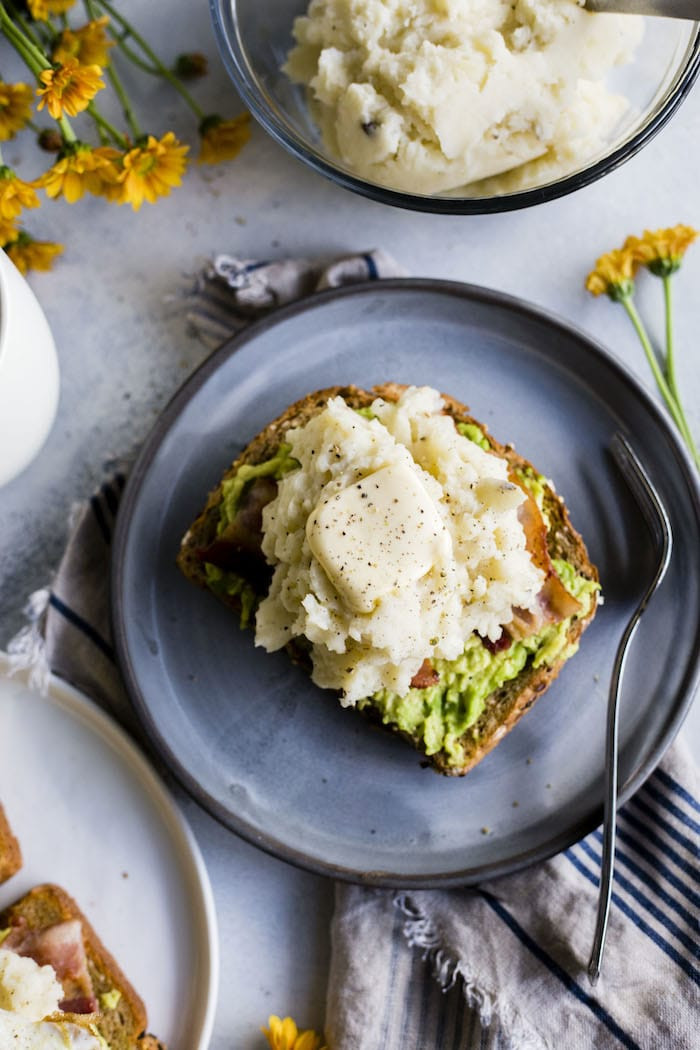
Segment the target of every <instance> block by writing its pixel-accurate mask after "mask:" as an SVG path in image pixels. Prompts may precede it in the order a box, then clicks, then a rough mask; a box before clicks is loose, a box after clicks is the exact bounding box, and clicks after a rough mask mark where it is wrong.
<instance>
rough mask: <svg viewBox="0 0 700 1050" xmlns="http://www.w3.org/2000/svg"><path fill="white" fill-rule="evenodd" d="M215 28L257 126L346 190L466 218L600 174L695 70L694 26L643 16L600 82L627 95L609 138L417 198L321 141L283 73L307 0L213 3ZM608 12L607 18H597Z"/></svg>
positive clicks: (662, 112) (668, 105)
mask: <svg viewBox="0 0 700 1050" xmlns="http://www.w3.org/2000/svg"><path fill="white" fill-rule="evenodd" d="M210 6H211V10H212V16H213V20H214V30H215V33H216V37H217V41H218V44H219V48H220V50H221V54H222V57H223V60H224V63H225V65H226V68H227V70H228V72H229V74H230V75H231V78H232V80H233V82H234V84H235V85H236V88H237V90H238V92H239V93H240V95H241V97H242V98H243V100H244V102H245V103H246V105H247V106H248V107H249V109H250V110H251V112H252V113H253V115H254V116H255V117H257V119H258V120H259V121H260V123H261V124H262V126H263V127H264V128H265V129H266V130H267V131H268V132H269V133H270V134H271V135H272V136H273V138H275V139H276V140H277V141H278V142H280V143H281V144H282V145H283V146H285V147H286V148H287V149H288V150H289V151H290V152H291V153H293V154H294V155H295V156H296V157H299V159H300V160H302V161H304V162H305V163H306V164H309V165H310V166H311V167H312V168H315V169H316V171H319V172H321V174H323V175H326V176H327V177H328V178H330V179H332V180H333V181H334V182H337V183H338V184H339V185H341V186H345V187H346V188H347V189H350V190H353V191H354V192H356V193H361V194H363V195H364V196H366V197H371V198H372V199H373V200H377V201H381V202H383V203H385V204H393V205H396V206H398V207H402V208H411V209H413V210H417V211H431V212H440V213H442V214H448V215H469V214H479V213H484V212H498V211H508V210H511V209H514V208H525V207H528V206H530V205H533V204H540V203H542V202H544V201H549V200H553V199H554V198H555V197H561V196H563V195H564V194H566V193H570V192H571V191H572V190H576V189H579V188H580V187H582V186H586V185H588V184H589V183H591V182H593V181H594V180H595V179H599V178H600V177H601V176H602V175H605V174H607V173H608V172H609V171H612V170H613V168H616V167H617V166H618V165H619V164H621V163H622V162H623V161H625V160H627V159H628V158H629V157H632V156H634V154H635V153H637V151H638V150H640V149H641V148H642V146H644V145H646V143H647V142H649V140H650V139H651V138H652V137H653V136H654V135H655V134H656V132H657V131H659V130H660V129H661V128H662V127H663V126H664V124H665V123H666V121H667V120H669V118H670V117H671V116H672V115H673V113H675V111H676V110H677V109H678V107H679V105H680V104H681V102H682V101H683V99H684V98H685V97H686V95H687V94H688V92H689V91H690V89H691V87H692V85H693V82H694V80H695V78H696V76H697V74H698V71H699V69H700V23H698V22H685V21H680V20H677V19H671V18H668V19H663V18H648V19H645V22H646V23H647V25H646V26H645V33H644V38H643V40H642V42H641V44H640V45H639V47H638V48H637V49H636V51H635V56H634V59H633V61H632V62H631V63H629V64H628V65H626V66H623V67H619V68H618V69H616V70H614V71H613V72H612V73H611V75H610V76H609V77H608V78H607V83H609V84H610V86H611V87H612V88H613V89H614V90H615V91H619V92H620V93H621V94H623V95H625V96H626V98H627V99H628V100H629V102H630V106H629V109H628V110H627V113H626V114H625V117H624V118H623V120H622V121H621V123H620V125H619V126H618V127H617V129H616V133H615V136H614V139H613V140H612V141H610V142H609V143H608V144H607V146H606V148H605V149H604V150H603V151H602V152H599V153H598V154H597V155H596V156H593V157H588V158H587V159H586V160H585V162H584V163H582V165H581V166H580V167H579V168H577V169H576V170H574V171H571V172H569V173H568V174H566V175H565V176H563V177H559V178H555V179H554V180H552V181H548V182H544V183H542V184H541V185H537V186H533V187H531V188H528V189H524V190H518V191H515V192H507V193H500V194H498V195H495V194H494V195H491V196H489V195H483V193H482V194H481V195H480V193H479V190H478V188H476V187H469V186H466V187H464V188H463V189H461V190H457V191H450V192H449V193H446V194H434V195H423V194H417V193H407V192H404V191H401V190H395V189H391V188H389V187H387V186H384V185H380V184H379V183H375V182H370V181H368V180H366V179H364V178H361V177H358V175H356V174H354V173H353V171H352V170H351V169H350V168H349V167H347V166H346V165H345V164H343V162H342V161H340V160H339V159H338V158H337V157H335V156H333V155H332V154H331V153H330V152H329V151H328V150H327V149H326V148H325V146H324V144H323V142H322V140H321V136H320V133H319V130H318V128H317V126H316V125H315V123H314V121H313V120H312V118H311V115H310V113H309V109H308V106H307V103H306V94H305V88H304V87H300V86H299V85H296V84H293V83H292V82H291V81H290V80H289V78H288V77H287V76H286V75H285V74H284V73H283V72H282V68H281V67H282V65H283V64H284V62H285V60H286V58H287V54H288V53H289V50H290V48H291V47H292V46H293V43H294V41H293V38H292V24H293V22H294V19H295V17H296V16H297V15H300V14H304V13H305V12H306V9H307V6H308V0H210ZM601 17H605V16H601Z"/></svg>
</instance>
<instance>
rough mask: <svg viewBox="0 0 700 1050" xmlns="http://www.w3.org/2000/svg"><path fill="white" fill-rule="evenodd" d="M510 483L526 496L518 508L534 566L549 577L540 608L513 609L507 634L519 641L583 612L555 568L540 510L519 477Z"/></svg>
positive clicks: (541, 592) (539, 602) (514, 475)
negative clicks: (546, 626) (551, 624)
mask: <svg viewBox="0 0 700 1050" xmlns="http://www.w3.org/2000/svg"><path fill="white" fill-rule="evenodd" d="M510 480H511V481H512V482H514V484H516V485H518V486H519V487H520V488H521V489H522V491H523V492H524V493H525V499H524V501H523V502H522V503H521V504H520V506H519V507H518V518H519V520H520V524H521V525H522V527H523V531H524V533H525V545H526V547H527V549H528V551H529V552H530V555H531V557H532V561H533V564H534V565H536V566H537V568H538V569H541V570H542V571H543V572H544V574H545V578H544V583H543V584H542V588H541V589H540V592H539V594H538V595H537V608H536V609H534V610H530V609H513V619H512V621H511V622H510V623H509V624H508V625H507V628H506V630H507V632H508V634H509V635H510V636H511V637H512V638H515V639H516V640H517V639H519V638H527V637H529V636H530V635H533V634H537V633H538V632H539V631H541V629H542V627H543V626H544V625H545V624H547V623H561V621H562V620H566V619H568V618H569V617H570V616H574V615H575V614H576V613H578V612H580V611H581V603H580V602H579V601H578V600H577V599H576V598H574V597H573V595H571V594H569V592H568V591H567V589H566V587H565V586H564V584H563V583H562V582H561V580H560V579H559V577H558V575H557V572H556V569H555V568H554V566H553V565H552V559H551V556H550V553H549V548H548V546H547V526H546V524H545V521H544V518H543V517H542V512H541V511H540V508H539V507H538V506H537V503H536V502H535V500H534V498H533V497H532V495H531V494H530V493H529V492H528V490H527V488H526V487H525V485H523V483H522V482H521V480H520V479H519V478H518V477H517V475H516V474H511V475H510Z"/></svg>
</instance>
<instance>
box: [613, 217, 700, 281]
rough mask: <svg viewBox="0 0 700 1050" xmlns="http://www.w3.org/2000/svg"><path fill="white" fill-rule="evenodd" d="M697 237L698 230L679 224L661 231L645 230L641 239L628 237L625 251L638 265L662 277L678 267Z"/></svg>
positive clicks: (698, 234)
mask: <svg viewBox="0 0 700 1050" xmlns="http://www.w3.org/2000/svg"><path fill="white" fill-rule="evenodd" d="M698 236H700V233H699V232H698V230H694V229H693V227H692V226H684V225H683V224H682V223H679V225H678V226H671V227H668V228H667V229H663V230H645V231H644V234H643V235H642V237H628V238H627V240H626V241H625V250H626V251H628V252H629V253H630V254H631V255H632V258H633V259H634V260H635V262H636V263H637V264H638V265H640V266H646V267H647V269H649V270H651V272H652V273H654V274H656V276H657V277H664V276H668V275H669V274H672V273H674V272H675V271H676V270H677V269H678V268H679V267H680V265H681V262H682V260H683V256H684V255H685V253H686V251H687V250H688V248H689V247H690V245H691V244H692V243H693V241H694V240H696V238H697V237H698Z"/></svg>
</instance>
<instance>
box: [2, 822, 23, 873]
mask: <svg viewBox="0 0 700 1050" xmlns="http://www.w3.org/2000/svg"><path fill="white" fill-rule="evenodd" d="M21 867H22V851H21V849H20V847H19V842H18V841H17V839H16V838H15V836H14V835H13V834H12V828H11V827H10V822H9V821H8V819H7V815H6V813H5V810H4V809H3V807H2V805H0V883H2V882H7V880H8V879H9V878H11V877H12V876H13V875H14V874H15V872H17V871H19V869H20V868H21Z"/></svg>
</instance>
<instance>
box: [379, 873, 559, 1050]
mask: <svg viewBox="0 0 700 1050" xmlns="http://www.w3.org/2000/svg"><path fill="white" fill-rule="evenodd" d="M394 904H395V906H396V907H397V908H398V909H399V911H400V912H401V914H402V915H403V916H404V920H405V921H404V925H403V932H404V936H405V938H406V940H407V942H408V944H409V945H410V947H411V948H418V949H420V951H421V953H422V957H423V959H424V960H426V961H427V962H428V963H429V964H430V966H431V969H432V971H433V976H434V977H435V979H436V981H437V982H438V984H439V985H440V987H441V988H442V990H443V992H448V991H449V990H450V989H451V988H453V987H454V986H455V984H456V983H457V982H458V981H459V982H460V984H461V987H462V992H463V995H464V999H465V1002H466V1004H467V1006H468V1007H469V1008H470V1009H472V1010H476V1011H477V1012H478V1015H479V1020H480V1022H481V1025H482V1026H483V1027H484V1028H486V1027H488V1026H489V1025H490V1024H491V1022H492V1020H493V1018H494V1017H495V1018H497V1019H498V1020H499V1021H500V1022H501V1025H502V1028H503V1032H502V1034H503V1035H504V1036H505V1037H506V1038H507V1039H508V1041H509V1044H510V1046H511V1047H512V1048H513V1050H553V1047H552V1046H551V1044H550V1043H549V1042H548V1041H547V1040H546V1039H545V1038H544V1036H543V1035H542V1034H541V1032H539V1031H538V1030H537V1029H536V1028H535V1026H534V1025H533V1024H532V1023H531V1022H530V1021H529V1020H528V1019H527V1018H525V1017H523V1015H522V1014H521V1013H520V1012H519V1011H518V1010H517V1009H516V1008H515V1007H514V1006H513V1005H512V1004H511V1003H509V1002H507V1001H506V1000H504V999H503V998H502V997H501V996H499V995H498V993H494V992H490V991H488V990H487V989H485V988H483V987H482V986H480V985H479V984H477V982H476V981H475V979H474V977H473V975H470V973H469V972H468V969H467V965H466V963H465V962H464V961H463V960H460V959H459V958H457V957H456V956H454V955H452V954H451V953H450V952H449V951H447V950H446V949H445V948H444V947H443V946H442V938H441V936H440V934H439V932H438V930H437V928H436V926H435V924H434V923H433V921H432V920H431V919H430V918H429V916H428V915H426V913H425V912H424V911H422V910H421V909H420V908H419V907H418V906H417V905H416V904H415V903H414V901H413V900H412V899H411V897H410V895H409V894H407V893H398V894H396V896H395V897H394Z"/></svg>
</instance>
